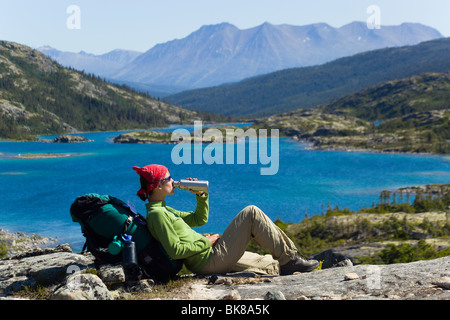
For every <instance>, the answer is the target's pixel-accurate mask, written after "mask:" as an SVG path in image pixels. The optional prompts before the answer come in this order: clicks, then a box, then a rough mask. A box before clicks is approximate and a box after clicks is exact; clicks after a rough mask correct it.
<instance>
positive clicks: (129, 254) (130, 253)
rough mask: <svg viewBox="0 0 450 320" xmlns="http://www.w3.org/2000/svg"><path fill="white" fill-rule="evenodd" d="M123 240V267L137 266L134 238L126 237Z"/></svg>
mask: <svg viewBox="0 0 450 320" xmlns="http://www.w3.org/2000/svg"><path fill="white" fill-rule="evenodd" d="M123 239H124V242H123V252H122V259H123V265H124V266H125V267H128V266H134V265H137V252H136V244H135V243H134V241H133V237H132V236H130V235H124V237H123Z"/></svg>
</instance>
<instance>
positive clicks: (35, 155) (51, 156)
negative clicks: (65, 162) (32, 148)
mask: <svg viewBox="0 0 450 320" xmlns="http://www.w3.org/2000/svg"><path fill="white" fill-rule="evenodd" d="M83 155H87V153H27V154H20V153H19V154H18V155H17V156H14V157H13V158H14V159H56V158H69V157H78V156H83Z"/></svg>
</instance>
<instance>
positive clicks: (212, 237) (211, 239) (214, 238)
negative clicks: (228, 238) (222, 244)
mask: <svg viewBox="0 0 450 320" xmlns="http://www.w3.org/2000/svg"><path fill="white" fill-rule="evenodd" d="M205 237H206V238H207V239H208V240H209V242H211V246H213V245H214V244H215V243H216V242H217V240H219V238H220V235H218V234H208V235H206V236H205Z"/></svg>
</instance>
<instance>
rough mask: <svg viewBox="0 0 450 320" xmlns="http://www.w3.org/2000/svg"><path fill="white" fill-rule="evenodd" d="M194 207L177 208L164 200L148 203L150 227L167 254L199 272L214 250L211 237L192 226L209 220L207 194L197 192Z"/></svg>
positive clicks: (148, 225)
mask: <svg viewBox="0 0 450 320" xmlns="http://www.w3.org/2000/svg"><path fill="white" fill-rule="evenodd" d="M196 198H197V208H196V209H195V211H194V212H193V211H189V212H184V211H178V210H175V209H173V208H170V207H168V206H166V202H165V201H155V202H150V203H147V204H146V205H145V206H146V208H147V227H148V229H149V230H150V233H151V234H152V236H153V237H155V239H156V240H158V241H159V242H160V243H161V244H162V246H163V248H164V250H165V251H166V252H167V254H168V255H169V256H170V257H171V258H172V259H174V260H179V259H183V260H184V264H185V265H186V267H187V268H188V269H189V270H191V271H192V272H197V271H199V270H201V268H202V267H203V266H204V265H205V264H206V262H207V261H208V259H209V256H210V254H211V243H210V241H209V240H208V239H207V238H206V237H204V236H202V235H201V234H199V233H197V232H196V231H194V230H193V229H192V228H191V227H199V226H202V225H204V224H205V223H206V222H207V221H208V213H209V201H208V194H206V193H205V194H204V195H203V196H196Z"/></svg>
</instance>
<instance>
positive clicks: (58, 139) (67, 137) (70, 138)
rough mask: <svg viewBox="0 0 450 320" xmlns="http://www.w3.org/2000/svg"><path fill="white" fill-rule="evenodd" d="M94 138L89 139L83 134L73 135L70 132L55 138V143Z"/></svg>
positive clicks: (84, 140)
mask: <svg viewBox="0 0 450 320" xmlns="http://www.w3.org/2000/svg"><path fill="white" fill-rule="evenodd" d="M91 141H92V140H89V139H87V138H85V137H83V136H72V135H68V134H63V135H60V136H58V137H56V138H55V139H53V142H55V143H76V142H91Z"/></svg>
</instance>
